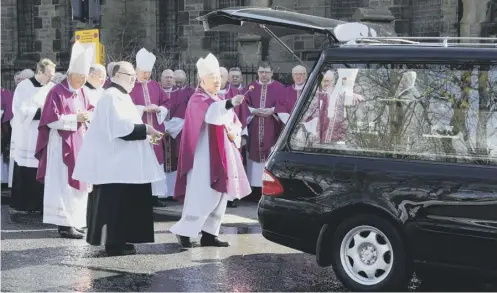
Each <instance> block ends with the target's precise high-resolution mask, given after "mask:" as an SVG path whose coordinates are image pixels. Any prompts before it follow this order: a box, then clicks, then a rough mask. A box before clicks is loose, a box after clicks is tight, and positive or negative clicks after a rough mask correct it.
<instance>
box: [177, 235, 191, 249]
mask: <svg viewBox="0 0 497 293" xmlns="http://www.w3.org/2000/svg"><path fill="white" fill-rule="evenodd" d="M176 238H177V239H178V243H179V244H180V245H181V246H183V247H185V248H191V247H193V243H192V242H191V241H190V237H186V236H180V235H176Z"/></svg>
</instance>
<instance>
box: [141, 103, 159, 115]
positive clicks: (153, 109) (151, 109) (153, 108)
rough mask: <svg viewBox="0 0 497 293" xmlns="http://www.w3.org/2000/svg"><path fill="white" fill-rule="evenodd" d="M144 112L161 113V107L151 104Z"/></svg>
mask: <svg viewBox="0 0 497 293" xmlns="http://www.w3.org/2000/svg"><path fill="white" fill-rule="evenodd" d="M143 111H145V112H152V113H157V112H159V111H160V109H159V106H157V105H154V104H151V105H148V106H145V108H144V109H143Z"/></svg>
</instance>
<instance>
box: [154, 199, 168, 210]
mask: <svg viewBox="0 0 497 293" xmlns="http://www.w3.org/2000/svg"><path fill="white" fill-rule="evenodd" d="M153 206H154V207H157V208H163V207H167V203H166V199H165V198H158V197H157V196H154V204H153Z"/></svg>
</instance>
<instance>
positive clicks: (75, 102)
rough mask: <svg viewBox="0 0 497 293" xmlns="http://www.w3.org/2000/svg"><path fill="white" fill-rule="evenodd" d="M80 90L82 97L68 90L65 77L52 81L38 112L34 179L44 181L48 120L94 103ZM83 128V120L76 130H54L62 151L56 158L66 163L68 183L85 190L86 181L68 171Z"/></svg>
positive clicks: (91, 109) (79, 143) (85, 108)
mask: <svg viewBox="0 0 497 293" xmlns="http://www.w3.org/2000/svg"><path fill="white" fill-rule="evenodd" d="M80 90H81V89H80ZM81 92H82V93H83V98H80V97H79V96H78V95H76V94H74V93H73V92H71V90H69V84H68V81H67V79H64V80H63V81H62V82H60V83H58V84H56V85H55V86H54V87H53V88H52V89H51V90H50V92H49V93H48V95H47V99H46V100H45V105H44V106H43V110H42V112H41V118H40V124H39V126H38V140H37V142H36V151H35V158H37V159H38V160H39V163H38V172H37V174H36V179H38V180H39V181H41V182H44V179H45V176H46V169H47V152H48V140H49V135H50V127H48V124H50V123H52V122H55V121H58V120H59V119H60V117H61V115H70V114H77V113H78V111H81V112H84V111H93V108H94V107H93V105H92V104H90V100H89V99H88V97H86V96H85V95H84V91H81ZM86 128H87V127H86V125H85V123H81V122H78V124H77V130H76V131H69V130H58V133H59V135H60V136H61V137H62V154H60V159H61V160H62V161H63V162H64V164H65V165H66V166H67V169H68V174H67V180H68V183H69V185H70V186H71V187H72V188H74V189H77V190H80V191H83V190H86V189H87V185H86V184H85V183H82V182H80V181H78V180H75V179H73V178H72V173H73V171H74V164H75V162H76V157H77V156H78V153H79V150H80V148H81V145H82V144H83V135H84V133H85V131H86Z"/></svg>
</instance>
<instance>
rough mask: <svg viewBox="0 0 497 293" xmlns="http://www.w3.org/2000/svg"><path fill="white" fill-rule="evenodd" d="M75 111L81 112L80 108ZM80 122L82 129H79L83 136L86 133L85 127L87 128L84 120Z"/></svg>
mask: <svg viewBox="0 0 497 293" xmlns="http://www.w3.org/2000/svg"><path fill="white" fill-rule="evenodd" d="M76 113H78V114H79V113H81V110H80V109H78V110H77V111H76ZM81 123H82V124H83V125H82V126H83V129H81V132H82V133H83V136H84V135H85V134H86V128H87V127H86V122H81Z"/></svg>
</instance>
